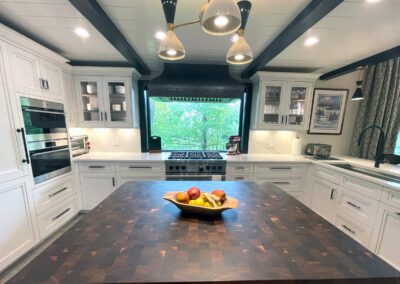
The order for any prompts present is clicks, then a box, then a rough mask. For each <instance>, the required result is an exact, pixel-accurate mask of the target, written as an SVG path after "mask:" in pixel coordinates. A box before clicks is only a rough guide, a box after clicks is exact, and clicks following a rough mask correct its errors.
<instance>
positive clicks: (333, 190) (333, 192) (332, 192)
mask: <svg viewBox="0 0 400 284" xmlns="http://www.w3.org/2000/svg"><path fill="white" fill-rule="evenodd" d="M334 194H335V189H334V188H332V190H331V200H332V199H333V197H334V196H333V195H334Z"/></svg>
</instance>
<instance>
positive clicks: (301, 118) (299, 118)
mask: <svg viewBox="0 0 400 284" xmlns="http://www.w3.org/2000/svg"><path fill="white" fill-rule="evenodd" d="M316 78H317V76H315V75H310V74H301V73H274V72H259V73H257V74H256V76H255V78H254V81H255V88H254V94H253V104H252V123H251V127H252V129H259V130H299V129H307V127H308V122H309V116H310V111H311V103H312V92H313V88H314V81H315V79H316Z"/></svg>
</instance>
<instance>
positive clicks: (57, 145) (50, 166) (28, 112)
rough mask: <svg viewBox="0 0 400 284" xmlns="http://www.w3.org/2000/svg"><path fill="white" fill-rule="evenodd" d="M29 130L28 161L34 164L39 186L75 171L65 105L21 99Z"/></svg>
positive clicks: (25, 132)
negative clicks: (72, 163) (72, 164)
mask: <svg viewBox="0 0 400 284" xmlns="http://www.w3.org/2000/svg"><path fill="white" fill-rule="evenodd" d="M21 107H22V115H23V118H24V124H25V128H21V129H18V130H17V131H18V132H19V133H21V135H22V137H23V139H24V142H25V143H24V145H25V155H26V157H25V159H24V160H23V162H25V163H28V164H31V167H32V174H33V180H34V182H35V184H38V183H41V182H43V181H46V180H48V179H51V178H54V177H56V176H59V175H62V174H64V173H68V172H70V171H71V155H70V150H69V144H68V132H67V126H66V122H65V113H64V106H63V105H62V104H60V103H54V102H48V101H42V100H36V99H31V98H24V97H21Z"/></svg>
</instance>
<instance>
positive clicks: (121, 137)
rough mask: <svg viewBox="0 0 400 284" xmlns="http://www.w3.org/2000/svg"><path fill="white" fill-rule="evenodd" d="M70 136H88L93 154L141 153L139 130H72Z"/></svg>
mask: <svg viewBox="0 0 400 284" xmlns="http://www.w3.org/2000/svg"><path fill="white" fill-rule="evenodd" d="M69 134H70V135H82V134H86V135H88V136H89V141H90V146H91V151H93V152H141V149H140V130H139V129H138V128H134V129H132V128H130V129H125V128H120V129H108V128H70V131H69Z"/></svg>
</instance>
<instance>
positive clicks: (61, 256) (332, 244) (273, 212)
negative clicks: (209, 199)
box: [9, 182, 400, 284]
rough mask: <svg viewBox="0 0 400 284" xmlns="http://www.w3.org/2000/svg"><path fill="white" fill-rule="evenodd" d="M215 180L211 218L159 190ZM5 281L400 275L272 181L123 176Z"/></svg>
mask: <svg viewBox="0 0 400 284" xmlns="http://www.w3.org/2000/svg"><path fill="white" fill-rule="evenodd" d="M191 186H198V187H199V188H201V189H202V190H205V191H211V190H212V189H215V188H221V189H223V190H225V191H226V192H227V194H228V195H229V196H232V197H235V198H236V199H238V200H239V206H238V208H237V209H236V210H229V211H226V212H224V213H223V214H222V215H221V216H220V217H217V218H205V217H196V216H186V215H183V214H181V212H180V211H179V209H178V208H176V207H175V206H174V205H173V204H171V203H169V202H167V201H165V200H163V199H162V196H163V194H164V193H166V192H168V191H178V190H186V189H187V188H189V187H191ZM9 282H10V283H143V282H152V283H173V282H186V283H196V282H201V283H232V282H237V283H374V284H375V283H400V273H399V272H398V271H397V270H395V269H394V268H392V267H391V266H389V265H388V264H386V263H385V262H384V261H382V260H381V259H380V258H379V257H377V256H375V255H374V254H373V253H372V252H370V251H369V250H367V249H366V248H364V247H363V246H361V245H360V244H358V243H357V242H355V241H353V240H352V239H351V238H349V237H348V236H347V235H345V234H344V233H342V232H341V231H340V230H338V229H337V228H335V227H334V226H332V225H331V224H329V223H328V222H327V221H325V220H324V219H323V218H321V217H320V216H318V215H317V214H315V213H314V212H313V211H311V210H310V209H308V208H307V207H305V206H304V205H303V204H301V203H300V202H299V201H297V200H296V199H294V198H293V197H291V196H290V195H288V194H286V193H285V192H283V191H281V190H280V189H278V188H277V187H275V186H274V185H272V184H255V183H250V182H249V183H246V182H131V183H126V184H124V185H123V186H121V187H120V188H119V189H118V190H117V191H116V192H114V193H113V194H112V195H111V196H110V197H108V198H107V199H106V200H105V201H103V202H102V203H101V204H100V205H99V206H97V207H96V208H95V209H94V210H93V211H91V212H90V213H89V214H88V215H87V216H85V217H84V218H83V219H82V220H81V221H80V222H79V223H78V224H76V225H75V226H74V227H72V228H71V229H70V230H69V231H67V232H66V233H65V234H64V235H63V236H62V237H61V238H59V239H58V240H57V241H56V242H54V243H53V244H52V245H51V246H50V247H49V248H47V249H46V250H45V251H44V252H43V253H41V254H40V255H39V256H38V257H37V258H36V259H35V260H34V261H32V262H31V263H29V264H28V265H27V266H26V267H25V268H24V269H23V270H22V271H21V272H19V273H18V274H17V275H16V276H14V277H13V278H12V279H11V280H10V281H9Z"/></svg>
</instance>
